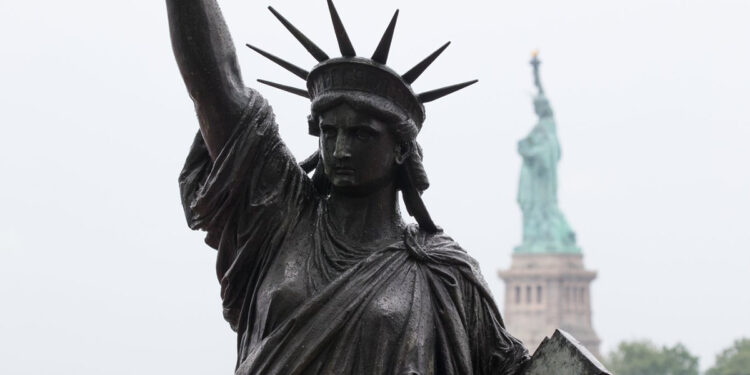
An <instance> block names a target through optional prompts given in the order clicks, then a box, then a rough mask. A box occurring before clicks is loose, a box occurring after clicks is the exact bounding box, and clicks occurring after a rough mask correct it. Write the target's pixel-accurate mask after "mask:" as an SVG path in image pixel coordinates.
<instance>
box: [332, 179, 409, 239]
mask: <svg viewBox="0 0 750 375" xmlns="http://www.w3.org/2000/svg"><path fill="white" fill-rule="evenodd" d="M327 205H328V219H329V220H330V221H331V222H332V224H333V226H334V227H335V228H336V229H337V231H338V232H339V234H341V235H342V236H344V238H346V239H348V240H351V241H352V242H358V243H361V244H362V245H365V246H367V245H377V244H379V243H381V242H386V241H392V240H396V239H398V238H401V235H402V232H403V227H404V222H403V220H402V218H401V213H400V211H399V208H398V207H399V206H398V192H397V190H396V188H395V187H394V186H393V184H388V185H387V186H383V187H382V188H380V189H378V190H376V191H373V192H371V193H369V194H366V195H354V194H347V193H346V192H344V191H337V190H335V189H334V191H333V192H332V193H331V196H330V197H329V198H328V202H327Z"/></svg>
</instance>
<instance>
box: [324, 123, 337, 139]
mask: <svg viewBox="0 0 750 375" xmlns="http://www.w3.org/2000/svg"><path fill="white" fill-rule="evenodd" d="M321 130H322V131H323V136H324V137H326V138H333V137H335V136H336V128H334V127H333V126H323V127H322V129H321Z"/></svg>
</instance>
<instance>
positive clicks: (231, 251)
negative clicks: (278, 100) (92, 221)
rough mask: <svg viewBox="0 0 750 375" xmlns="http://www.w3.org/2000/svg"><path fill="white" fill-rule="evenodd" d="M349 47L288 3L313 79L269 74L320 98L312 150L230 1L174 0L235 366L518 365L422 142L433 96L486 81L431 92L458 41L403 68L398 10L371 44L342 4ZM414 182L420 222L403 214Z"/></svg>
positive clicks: (195, 161) (170, 0) (193, 167)
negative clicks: (223, 5)
mask: <svg viewBox="0 0 750 375" xmlns="http://www.w3.org/2000/svg"><path fill="white" fill-rule="evenodd" d="M328 6H329V10H330V13H331V18H332V20H333V25H334V29H335V33H336V37H337V40H338V44H339V47H340V52H341V54H342V57H333V58H331V57H329V55H328V54H326V53H325V52H324V51H322V50H321V49H320V48H318V47H317V46H316V45H315V44H314V43H313V42H312V41H311V40H310V39H308V38H307V37H306V36H305V35H303V34H302V32H300V31H299V30H298V29H297V28H296V27H295V26H293V25H292V24H291V23H290V22H289V21H287V20H286V19H285V18H284V17H283V16H281V15H280V14H279V13H278V12H276V11H275V10H274V9H273V8H269V9H270V10H271V12H272V13H273V14H274V16H275V17H276V18H278V19H279V21H281V23H282V24H283V26H284V27H286V29H288V30H289V31H290V32H291V34H292V35H293V36H294V37H295V38H296V39H297V40H298V41H299V42H300V43H301V44H302V45H303V46H304V47H305V48H306V49H307V51H309V52H310V54H312V56H313V57H314V58H315V59H317V61H318V62H319V63H318V64H317V65H316V66H315V67H314V68H313V69H312V70H310V71H307V70H305V69H302V68H299V67H297V66H295V65H293V64H291V63H289V62H287V61H285V60H282V59H280V58H278V57H276V56H274V55H271V54H270V53H267V52H265V51H263V50H261V49H259V48H256V47H253V46H249V47H250V48H252V49H253V50H255V51H256V52H258V53H260V54H261V55H263V56H265V57H267V58H268V59H270V60H271V61H273V62H275V63H277V64H279V65H280V66H282V67H283V68H285V69H287V70H288V71H290V72H292V73H293V74H294V75H296V76H298V77H299V78H301V79H302V80H304V81H305V82H306V89H298V88H294V87H290V86H286V85H281V84H277V83H273V82H267V81H261V82H262V83H265V84H268V85H270V86H273V87H276V88H279V89H282V90H285V91H288V92H291V93H293V94H297V95H300V96H303V97H305V98H308V99H309V100H311V102H312V104H311V113H310V116H309V118H308V132H309V133H310V134H311V135H313V136H315V137H318V140H319V149H318V151H317V152H316V153H315V154H314V155H312V156H311V157H310V158H308V159H307V160H305V161H303V162H302V163H299V164H298V163H297V162H296V161H295V159H294V157H293V156H292V154H291V153H290V152H289V150H288V149H287V148H286V146H285V145H284V142H283V141H282V140H281V138H280V136H279V133H278V126H277V124H276V121H275V118H274V114H273V112H272V110H271V107H270V106H269V105H268V103H267V102H266V100H265V99H264V98H263V97H262V96H261V94H260V93H258V92H257V91H256V90H254V89H252V88H248V87H246V86H245V84H244V82H243V80H242V77H241V74H240V71H239V67H238V64H237V57H236V55H235V50H234V47H233V43H232V40H231V38H230V36H229V32H228V30H227V27H226V25H225V23H224V20H223V18H222V15H221V12H220V10H219V7H218V5H217V3H216V0H167V8H168V14H169V23H170V31H171V36H172V44H173V48H174V52H175V56H176V58H177V62H178V65H179V67H180V71H181V72H182V76H183V78H184V80H185V83H186V85H187V88H188V91H189V93H190V96H191V98H192V99H193V102H194V104H195V108H196V111H197V113H198V119H199V123H200V132H199V133H198V134H197V136H196V138H195V141H194V143H193V146H192V148H191V150H190V154H189V155H188V158H187V161H186V163H185V167H184V169H183V171H182V173H181V175H180V189H181V195H182V201H183V205H184V208H185V214H186V217H187V221H188V224H189V226H190V227H191V228H192V229H200V230H204V231H206V232H207V236H206V243H207V244H208V245H210V246H211V247H213V248H215V249H217V250H218V259H217V274H218V278H219V281H220V283H221V297H222V300H223V307H224V317H225V319H226V320H227V321H228V322H229V324H230V325H231V327H232V329H233V330H235V331H236V332H237V354H238V355H237V364H236V372H235V374H236V375H250V374H253V375H256V374H257V375H286V374H367V375H369V374H383V375H386V374H518V373H521V372H522V371H524V368H525V367H526V365H527V363H528V362H529V361H528V359H529V356H528V353H527V351H526V349H525V348H524V346H523V345H522V344H521V342H519V341H518V340H516V339H515V338H513V337H512V336H511V335H509V334H508V332H507V331H506V330H505V327H504V324H503V320H502V318H501V317H500V313H499V311H498V309H497V307H496V305H495V303H494V301H493V299H492V296H491V294H490V291H489V289H488V288H487V285H486V284H485V282H484V280H483V278H482V276H481V274H480V272H479V267H478V265H477V263H476V261H475V260H474V259H472V258H471V257H470V256H469V255H468V254H467V253H466V251H464V250H463V249H462V248H461V247H460V246H459V245H458V244H457V243H456V242H455V241H453V240H452V239H451V238H450V237H448V236H447V235H446V234H444V233H443V232H442V230H441V229H440V228H439V227H438V226H436V225H435V224H434V223H433V221H432V219H431V218H430V215H429V214H428V211H427V209H426V208H425V205H424V203H423V202H422V199H421V197H420V194H421V193H422V192H423V191H424V190H425V189H427V187H428V180H427V175H426V174H425V171H424V169H423V168H422V162H421V160H422V150H421V148H420V146H419V144H418V143H417V141H416V138H417V135H418V134H419V131H420V129H421V128H422V125H423V124H424V122H425V108H424V105H423V104H424V103H427V102H430V101H433V100H436V99H439V98H440V97H442V96H445V95H447V94H450V93H452V92H454V91H457V90H459V89H461V88H464V87H466V86H468V85H470V84H472V83H474V82H476V81H471V82H466V83H463V84H458V85H453V86H449V87H446V88H443V89H438V90H433V91H429V92H426V93H421V94H416V93H414V91H413V90H412V88H411V84H412V83H413V82H414V81H415V80H416V79H417V78H418V77H419V76H420V75H421V74H422V73H423V72H424V70H425V69H426V68H427V67H428V66H429V65H430V64H431V63H432V62H433V61H434V60H435V59H436V58H437V57H438V55H439V54H440V53H441V52H443V50H444V49H445V48H446V47H447V44H446V45H444V46H443V47H441V48H440V49H438V50H437V51H436V52H434V53H433V54H432V55H430V56H428V57H427V58H426V59H425V60H424V61H422V62H420V63H419V64H417V65H416V66H415V67H414V68H413V69H411V70H409V71H408V72H406V73H404V74H398V73H396V72H395V71H393V70H391V69H390V68H388V67H387V66H386V62H387V59H388V51H389V49H390V45H391V40H392V37H393V32H394V28H395V24H396V18H397V16H398V12H396V14H395V15H394V16H393V19H392V20H391V22H390V24H389V25H388V27H387V29H386V31H385V34H384V36H383V37H382V40H381V42H380V43H379V45H378V46H377V48H376V49H375V52H374V54H373V55H372V57H370V58H363V57H358V56H357V54H356V53H355V50H354V47H353V45H352V43H351V42H350V40H349V37H348V36H347V33H346V31H345V29H344V26H343V24H342V22H341V19H340V18H339V15H338V13H337V11H336V9H335V8H334V6H333V4H332V2H331V1H330V0H329V1H328ZM399 192H401V196H402V197H403V200H404V203H405V205H406V207H407V209H408V212H409V214H410V215H412V216H413V217H414V218H415V220H416V221H417V223H418V224H414V225H406V224H405V223H404V221H403V220H402V217H401V213H400V212H399V208H398V207H399V204H398V196H399Z"/></svg>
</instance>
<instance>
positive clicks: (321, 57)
mask: <svg viewBox="0 0 750 375" xmlns="http://www.w3.org/2000/svg"><path fill="white" fill-rule="evenodd" d="M268 10H270V11H271V13H273V15H274V16H276V18H278V20H279V21H280V22H281V23H282V24H283V25H284V27H286V29H287V30H289V32H290V33H292V35H294V37H295V38H296V39H297V40H298V41H299V42H300V43H302V46H304V47H305V49H306V50H307V52H310V54H311V55H312V56H313V57H314V58H315V59H316V60H318V62H323V61H326V60H328V59H330V57H328V55H327V54H326V53H325V52H323V50H322V49H320V47H318V46H317V45H315V43H313V42H312V41H311V40H310V39H308V38H307V37H306V36H305V34H302V32H301V31H299V30H298V29H297V28H296V27H294V25H292V23H291V22H289V21H287V20H286V18H284V16H282V15H281V14H279V12H277V11H276V9H273V7H270V6H269V7H268Z"/></svg>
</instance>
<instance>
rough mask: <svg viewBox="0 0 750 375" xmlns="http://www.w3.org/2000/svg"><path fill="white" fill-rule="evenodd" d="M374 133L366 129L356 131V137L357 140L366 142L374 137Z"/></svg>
mask: <svg viewBox="0 0 750 375" xmlns="http://www.w3.org/2000/svg"><path fill="white" fill-rule="evenodd" d="M374 135H375V134H374V132H373V131H372V130H370V129H367V128H361V129H357V132H356V136H357V138H358V139H360V140H363V141H366V140H368V139H370V138H372V137H373V136H374Z"/></svg>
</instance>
